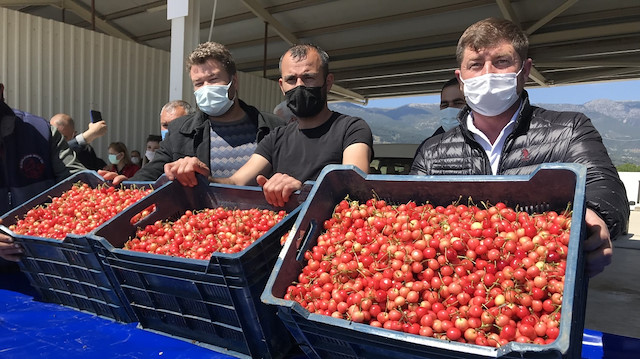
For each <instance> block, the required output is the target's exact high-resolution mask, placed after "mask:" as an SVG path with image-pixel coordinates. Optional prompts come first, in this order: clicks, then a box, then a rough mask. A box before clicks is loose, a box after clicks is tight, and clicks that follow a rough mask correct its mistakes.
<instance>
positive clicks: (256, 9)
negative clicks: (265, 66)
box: [242, 0, 299, 45]
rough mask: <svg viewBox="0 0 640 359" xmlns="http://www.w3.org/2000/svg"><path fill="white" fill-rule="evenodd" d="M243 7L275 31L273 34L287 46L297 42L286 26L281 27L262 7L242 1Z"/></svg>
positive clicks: (253, 2) (251, 2)
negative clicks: (278, 36)
mask: <svg viewBox="0 0 640 359" xmlns="http://www.w3.org/2000/svg"><path fill="white" fill-rule="evenodd" d="M242 2H243V3H244V5H245V6H246V7H247V8H249V10H251V12H253V13H254V14H255V15H256V16H257V17H258V18H260V19H262V20H263V21H264V22H266V23H269V25H271V27H272V28H273V29H274V30H275V32H276V33H277V34H278V35H280V37H281V38H282V39H283V40H284V41H286V42H287V43H289V45H293V44H297V43H298V42H299V40H298V38H297V37H296V36H295V35H294V34H293V33H292V32H291V31H289V29H287V28H286V26H284V25H282V23H281V22H280V21H278V20H276V18H275V17H273V16H272V15H271V14H270V13H269V12H268V11H267V10H265V9H264V8H263V7H262V6H260V5H259V4H258V3H257V2H256V1H255V0H242Z"/></svg>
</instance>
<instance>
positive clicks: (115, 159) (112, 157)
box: [109, 154, 120, 165]
mask: <svg viewBox="0 0 640 359" xmlns="http://www.w3.org/2000/svg"><path fill="white" fill-rule="evenodd" d="M109 162H111V164H112V165H117V164H118V163H120V160H119V159H118V155H112V154H109Z"/></svg>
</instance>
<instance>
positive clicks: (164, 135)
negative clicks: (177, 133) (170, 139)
mask: <svg viewBox="0 0 640 359" xmlns="http://www.w3.org/2000/svg"><path fill="white" fill-rule="evenodd" d="M167 133H169V130H160V135H161V136H162V139H163V140H164V138H165V137H167Z"/></svg>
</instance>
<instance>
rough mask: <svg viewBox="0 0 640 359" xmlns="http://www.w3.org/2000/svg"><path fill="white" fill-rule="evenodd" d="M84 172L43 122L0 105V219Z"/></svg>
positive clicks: (72, 155)
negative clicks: (78, 173)
mask: <svg viewBox="0 0 640 359" xmlns="http://www.w3.org/2000/svg"><path fill="white" fill-rule="evenodd" d="M84 169H85V168H84V167H83V166H82V165H81V164H80V163H79V162H78V161H77V160H76V156H75V154H74V153H73V151H71V150H70V149H69V147H68V145H67V142H66V141H65V140H64V138H62V135H61V134H60V132H58V130H56V129H55V128H53V127H51V126H50V125H49V122H48V121H47V120H45V119H43V118H42V117H38V116H35V115H32V114H29V113H26V112H22V111H20V110H12V109H11V108H9V106H7V104H5V103H4V102H2V101H0V216H1V215H3V214H4V213H5V212H7V211H9V210H11V209H12V208H15V207H16V206H18V205H20V204H22V203H24V202H26V201H27V200H29V199H31V198H32V197H34V196H36V195H37V194H40V193H41V192H43V191H45V190H46V189H48V188H49V187H51V186H53V185H54V184H56V182H59V181H62V180H63V179H65V178H67V177H68V176H70V175H71V174H73V173H76V172H79V171H82V170H84Z"/></svg>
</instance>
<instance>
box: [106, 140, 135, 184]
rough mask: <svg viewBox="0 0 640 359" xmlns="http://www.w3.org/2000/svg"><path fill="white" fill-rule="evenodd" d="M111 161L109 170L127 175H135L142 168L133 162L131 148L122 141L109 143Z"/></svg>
mask: <svg viewBox="0 0 640 359" xmlns="http://www.w3.org/2000/svg"><path fill="white" fill-rule="evenodd" d="M109 163H111V166H110V167H109V171H111V172H115V173H118V174H120V175H123V176H127V177H131V176H133V175H134V174H136V172H138V170H139V169H140V166H138V165H136V164H134V163H133V162H131V158H130V157H129V150H127V146H126V145H125V144H124V143H122V142H111V143H110V144H109Z"/></svg>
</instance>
